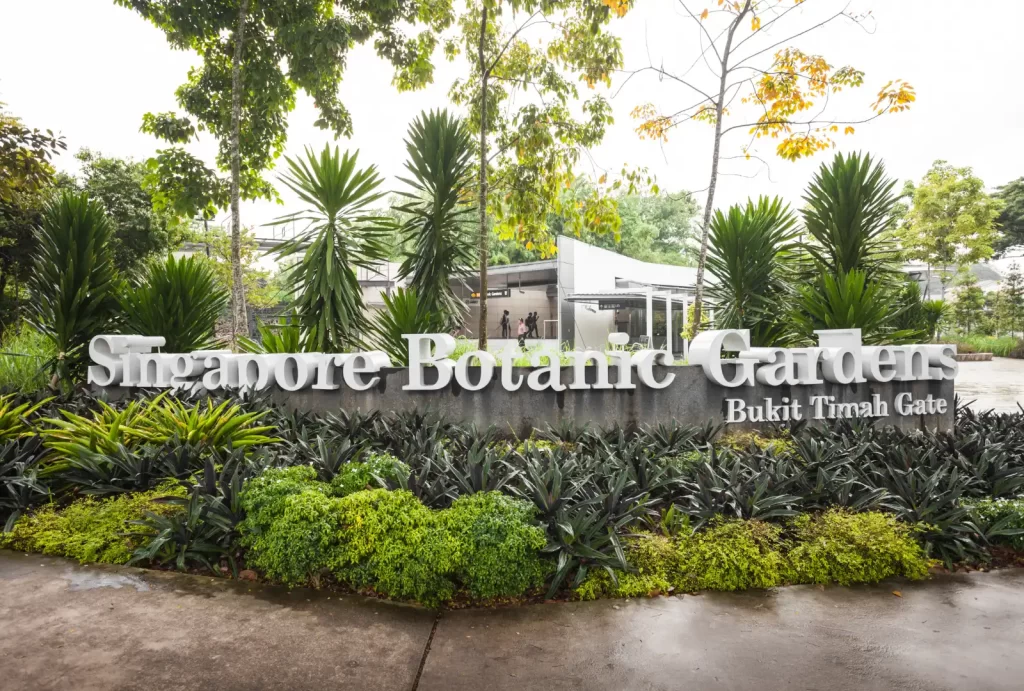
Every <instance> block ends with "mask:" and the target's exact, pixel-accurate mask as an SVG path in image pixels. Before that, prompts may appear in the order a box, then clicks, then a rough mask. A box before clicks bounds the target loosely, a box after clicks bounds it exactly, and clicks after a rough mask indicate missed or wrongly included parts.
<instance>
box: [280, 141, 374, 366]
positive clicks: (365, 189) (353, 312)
mask: <svg viewBox="0 0 1024 691" xmlns="http://www.w3.org/2000/svg"><path fill="white" fill-rule="evenodd" d="M357 156H358V152H357V153H355V154H349V153H348V152H346V153H345V154H344V156H342V155H341V154H339V153H338V149H337V147H335V148H334V150H333V151H332V150H331V147H330V146H329V145H328V146H325V147H324V150H323V151H322V152H321V153H320V156H319V157H318V156H316V155H315V154H314V153H313V151H312V150H311V149H306V155H305V158H299V159H292V158H286V160H287V162H288V169H289V172H288V173H287V174H285V175H284V176H282V178H281V181H282V182H283V183H284V184H285V185H286V186H288V187H289V188H290V189H291V190H292V191H293V192H295V194H297V195H298V196H299V198H300V199H302V200H303V201H304V202H306V203H307V204H308V205H309V208H308V209H306V210H304V211H298V212H296V213H294V214H289V215H287V216H284V217H282V218H280V219H278V220H277V221H275V223H280V224H284V223H292V222H306V223H307V224H308V226H307V228H306V229H305V230H303V231H302V232H300V233H299V234H297V235H296V236H295V237H294V238H292V239H291V240H289V241H287V242H285V243H283V244H281V245H279V246H278V247H277V249H276V250H275V252H276V253H277V254H278V255H279V256H280V257H282V258H286V257H291V256H299V255H301V259H300V261H298V262H297V263H296V264H294V265H293V266H291V267H289V269H288V271H287V275H286V280H287V281H288V283H289V286H290V290H291V293H292V295H293V296H294V301H295V303H294V304H295V310H296V312H297V314H298V316H299V322H300V324H301V327H302V329H303V330H304V331H305V332H307V333H309V334H310V339H311V342H312V343H313V344H314V345H315V347H316V350H317V351H319V352H325V353H332V352H333V353H340V352H344V350H345V349H347V348H350V347H352V346H354V345H356V344H357V343H358V338H359V335H360V334H361V333H362V332H364V331H365V329H366V317H365V315H364V307H363V291H362V288H361V287H360V285H359V281H358V279H357V277H356V269H359V268H362V269H366V270H374V267H375V262H378V261H380V260H383V259H386V258H387V255H388V248H387V246H386V244H385V242H386V240H387V235H388V232H389V224H390V223H391V220H390V219H389V218H386V217H381V216H372V215H370V214H369V213H368V212H367V210H366V209H367V207H368V206H369V205H371V204H373V202H375V201H377V200H378V199H380V198H381V197H382V196H383V193H380V192H375V191H374V190H376V188H377V187H379V186H380V184H381V182H383V180H382V178H381V177H380V175H379V174H378V173H377V168H376V166H370V167H369V168H364V169H361V170H359V169H356V157H357Z"/></svg>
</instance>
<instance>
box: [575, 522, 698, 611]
mask: <svg viewBox="0 0 1024 691" xmlns="http://www.w3.org/2000/svg"><path fill="white" fill-rule="evenodd" d="M624 547H625V550H626V558H627V559H628V561H629V566H630V570H629V571H623V572H619V573H616V574H615V576H616V577H615V580H614V581H613V580H612V578H611V575H610V574H609V573H608V572H606V571H593V572H591V574H590V575H589V576H588V577H587V579H586V580H585V581H583V583H581V584H580V586H579V587H578V588H576V590H575V592H574V594H575V596H576V597H578V598H579V599H581V600H596V599H597V598H601V597H650V596H652V595H659V594H664V593H669V592H672V591H673V590H675V588H676V584H678V583H679V582H680V580H681V578H682V575H681V570H680V569H681V568H682V560H681V558H680V553H679V551H678V550H677V549H676V544H675V541H673V540H671V539H670V538H668V537H666V536H663V535H652V534H650V533H641V534H640V535H637V536H636V537H633V538H630V539H628V540H626V541H625V545H624Z"/></svg>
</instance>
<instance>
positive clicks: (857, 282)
mask: <svg viewBox="0 0 1024 691" xmlns="http://www.w3.org/2000/svg"><path fill="white" fill-rule="evenodd" d="M797 293H798V296H799V297H798V301H797V304H796V308H795V309H793V310H792V312H791V319H792V321H793V323H794V324H795V325H796V328H797V329H798V330H799V331H800V332H801V333H802V334H803V335H804V337H805V338H808V339H810V338H812V337H813V335H814V332H815V331H816V330H818V329H852V328H856V329H860V330H861V337H862V338H863V341H864V343H875V344H877V343H907V342H915V341H916V340H917V339H918V338H919V336H920V332H918V331H914V330H902V331H897V330H894V329H893V328H892V327H893V321H894V319H895V318H897V317H898V316H899V315H900V314H901V313H902V310H904V309H905V308H906V305H905V304H902V305H901V304H900V303H899V300H900V295H899V293H896V292H893V291H892V290H890V288H889V286H887V285H886V284H885V283H883V282H880V281H877V280H872V279H870V278H869V277H868V275H867V274H866V273H865V272H864V271H861V270H859V269H855V270H853V271H850V272H848V273H845V274H839V275H833V274H829V273H822V274H820V275H819V276H818V278H817V279H816V280H815V281H814V282H813V283H810V284H807V285H799V286H797Z"/></svg>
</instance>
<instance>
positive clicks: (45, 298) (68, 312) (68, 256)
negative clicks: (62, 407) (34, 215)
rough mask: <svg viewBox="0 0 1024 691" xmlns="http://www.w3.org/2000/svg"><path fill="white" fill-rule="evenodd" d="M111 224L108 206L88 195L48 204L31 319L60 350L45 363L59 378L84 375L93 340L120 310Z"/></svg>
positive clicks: (36, 261)
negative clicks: (111, 240) (87, 355)
mask: <svg viewBox="0 0 1024 691" xmlns="http://www.w3.org/2000/svg"><path fill="white" fill-rule="evenodd" d="M112 230H113V229H112V227H111V225H110V222H109V221H108V220H107V218H106V215H105V213H104V211H103V206H102V205H101V204H99V203H98V202H94V201H92V200H90V199H89V197H88V195H86V194H84V193H83V194H71V193H69V192H64V193H61V194H60V195H58V196H56V197H55V198H54V199H52V200H51V201H50V202H48V203H47V204H46V206H45V207H44V209H43V217H42V222H41V225H40V227H39V229H38V231H37V233H38V235H37V239H38V250H37V254H36V256H35V259H34V269H33V272H32V276H31V280H30V283H29V289H30V291H31V293H32V303H31V309H30V315H31V316H30V319H29V323H30V324H31V325H32V326H33V327H34V328H35V329H37V330H38V331H39V332H40V333H41V334H43V335H44V336H46V337H47V338H48V339H49V340H50V342H51V343H52V344H53V348H54V350H56V351H57V354H56V355H55V356H54V357H53V358H52V359H51V360H49V361H47V362H46V363H44V367H45V368H46V369H47V370H49V371H50V372H51V373H52V374H53V375H54V376H55V377H57V378H59V379H60V380H65V381H74V380H78V379H80V378H81V377H83V376H84V374H85V371H84V367H83V366H82V361H83V359H84V357H85V355H86V351H87V348H88V344H89V340H90V339H91V338H92V337H93V336H96V335H97V334H99V333H102V332H103V330H104V329H106V328H108V326H109V324H110V323H111V321H112V319H113V318H114V314H115V311H116V309H117V298H116V293H117V275H116V271H115V269H114V263H113V259H112V256H111V254H110V248H109V242H110V237H111V233H112Z"/></svg>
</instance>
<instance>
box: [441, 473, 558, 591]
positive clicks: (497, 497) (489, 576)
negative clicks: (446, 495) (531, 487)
mask: <svg viewBox="0 0 1024 691" xmlns="http://www.w3.org/2000/svg"><path fill="white" fill-rule="evenodd" d="M536 513H537V511H536V509H535V508H534V506H533V505H532V504H530V503H528V502H526V501H523V500H520V499H513V498H512V497H509V496H507V495H505V494H502V493H501V492H478V493H476V494H471V495H469V496H464V497H461V498H459V499H457V500H455V502H454V503H453V504H452V506H451V508H449V509H445V510H443V511H441V512H439V514H438V515H439V518H440V522H441V524H442V525H444V526H445V528H446V529H447V530H448V531H449V532H450V533H451V534H452V535H453V536H454V537H455V538H456V539H457V540H458V541H459V543H460V545H461V547H460V550H459V551H460V553H461V556H462V559H461V564H460V566H459V567H458V568H457V573H456V575H457V577H458V580H459V581H460V582H461V583H462V584H463V585H464V586H465V588H466V589H467V590H468V591H469V594H470V595H472V596H473V597H475V598H479V599H486V598H493V597H515V596H517V595H522V594H523V593H525V592H527V591H528V590H530V589H531V588H533V587H535V586H539V585H542V584H543V583H544V577H545V575H546V574H547V572H548V571H549V570H550V563H549V562H545V561H543V560H542V559H541V558H540V550H541V549H543V548H544V546H545V544H546V543H547V538H546V537H545V535H544V530H543V529H542V528H541V527H540V526H538V525H536Z"/></svg>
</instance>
